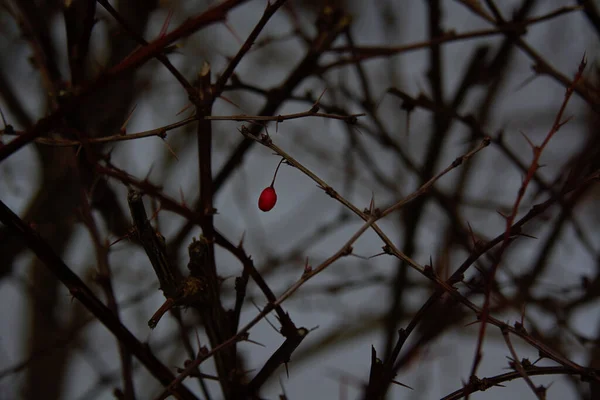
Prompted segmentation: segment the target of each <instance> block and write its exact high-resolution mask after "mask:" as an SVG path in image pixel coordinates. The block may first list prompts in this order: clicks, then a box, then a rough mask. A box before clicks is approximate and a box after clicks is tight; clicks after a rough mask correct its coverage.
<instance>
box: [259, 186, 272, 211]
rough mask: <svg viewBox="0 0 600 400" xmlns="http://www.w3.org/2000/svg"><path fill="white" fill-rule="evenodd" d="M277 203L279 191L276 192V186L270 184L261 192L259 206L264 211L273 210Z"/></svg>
mask: <svg viewBox="0 0 600 400" xmlns="http://www.w3.org/2000/svg"><path fill="white" fill-rule="evenodd" d="M275 203H277V193H275V188H274V187H273V186H269V187H267V188H265V190H263V191H262V193H261V194H260V197H259V198H258V208H260V209H261V211H264V212H267V211H271V210H272V209H273V207H275Z"/></svg>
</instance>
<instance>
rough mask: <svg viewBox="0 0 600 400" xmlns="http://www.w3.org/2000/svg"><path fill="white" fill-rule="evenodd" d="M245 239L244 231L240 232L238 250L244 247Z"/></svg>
mask: <svg viewBox="0 0 600 400" xmlns="http://www.w3.org/2000/svg"><path fill="white" fill-rule="evenodd" d="M245 237H246V231H243V232H242V237H241V238H240V241H239V243H238V245H237V248H238V249H241V248H242V247H243V246H244V239H245Z"/></svg>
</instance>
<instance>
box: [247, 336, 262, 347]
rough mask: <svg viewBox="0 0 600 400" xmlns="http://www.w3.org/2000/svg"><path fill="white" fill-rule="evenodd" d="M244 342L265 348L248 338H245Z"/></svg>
mask: <svg viewBox="0 0 600 400" xmlns="http://www.w3.org/2000/svg"><path fill="white" fill-rule="evenodd" d="M244 342H248V343H252V344H255V345H257V346H260V347H266V346H265V345H264V344H262V343H260V342H257V341H256V340H251V339H248V338H245V339H244Z"/></svg>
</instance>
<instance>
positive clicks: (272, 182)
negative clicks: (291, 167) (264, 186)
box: [270, 158, 285, 189]
mask: <svg viewBox="0 0 600 400" xmlns="http://www.w3.org/2000/svg"><path fill="white" fill-rule="evenodd" d="M284 161H285V158H282V159H281V161H279V164H277V168H276V169H275V174H274V175H273V180H272V181H271V186H270V187H272V188H273V189H275V178H276V177H277V172H278V171H279V167H281V164H282V163H283V162H284Z"/></svg>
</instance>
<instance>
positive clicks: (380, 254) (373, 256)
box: [367, 252, 387, 260]
mask: <svg viewBox="0 0 600 400" xmlns="http://www.w3.org/2000/svg"><path fill="white" fill-rule="evenodd" d="M384 254H387V253H386V252H383V253H377V254H375V255H372V256H370V257H367V259H368V260H370V259H371V258H375V257H379V256H382V255H384Z"/></svg>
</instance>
